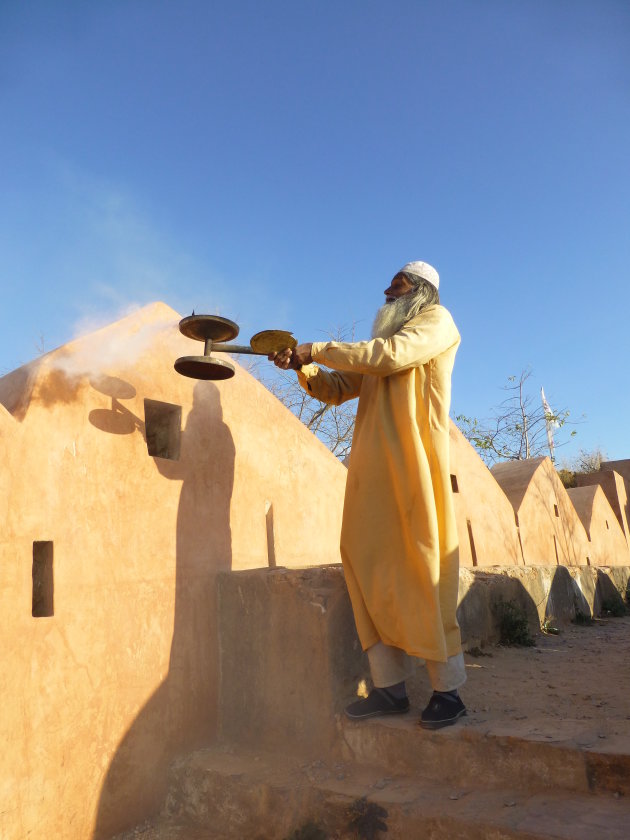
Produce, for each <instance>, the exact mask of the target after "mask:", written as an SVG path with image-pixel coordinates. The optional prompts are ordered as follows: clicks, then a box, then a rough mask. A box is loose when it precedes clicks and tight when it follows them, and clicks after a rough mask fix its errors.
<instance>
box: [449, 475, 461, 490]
mask: <svg viewBox="0 0 630 840" xmlns="http://www.w3.org/2000/svg"><path fill="white" fill-rule="evenodd" d="M451 487H452V488H453V493H459V487H458V486H457V476H456V475H453V474H452V473H451Z"/></svg>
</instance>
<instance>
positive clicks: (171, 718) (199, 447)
mask: <svg viewBox="0 0 630 840" xmlns="http://www.w3.org/2000/svg"><path fill="white" fill-rule="evenodd" d="M234 456H235V448H234V441H233V439H232V435H231V433H230V430H229V428H228V426H227V425H226V424H225V423H224V422H223V412H222V408H221V400H220V393H219V390H218V388H217V387H216V385H214V384H213V383H211V382H199V383H198V384H197V385H196V386H195V389H194V393H193V406H192V409H191V411H190V413H189V415H188V418H187V422H186V427H185V429H184V431H183V432H182V435H181V448H180V457H179V460H177V461H170V460H166V459H162V458H155V459H154V460H155V464H156V467H157V469H158V470H159V472H160V474H161V475H162V476H165V477H166V478H168V479H171V480H179V481H182V482H183V483H182V488H181V495H180V499H179V506H178V514H177V539H176V551H177V557H176V575H175V609H174V626H173V638H172V645H171V651H170V660H169V668H168V673H167V675H166V677H165V679H164V681H163V682H162V683H161V684H160V686H159V688H158V689H157V690H156V691H155V693H154V694H153V695H152V696H151V698H150V699H149V700H148V702H147V703H146V704H145V706H144V707H143V708H142V709H141V710H140V712H139V713H138V716H137V717H136V719H135V720H134V721H133V723H132V725H131V726H130V727H129V729H128V731H127V733H126V734H125V736H124V738H123V740H122V741H121V743H120V745H119V747H118V749H117V751H116V754H115V756H114V758H113V760H112V762H111V764H110V767H109V769H108V771H107V775H106V777H105V781H104V783H103V788H102V791H101V796H100V801H99V807H98V814H97V819H96V824H95V829H94V834H93V838H94V840H105V839H106V838H110V837H111V836H112V835H113V834H115V833H116V832H119V831H122V830H124V829H126V828H129V827H132V826H134V825H136V824H137V823H138V822H141V821H142V820H143V819H144V818H146V816H147V815H149V814H151V813H153V812H155V811H157V810H158V809H159V807H160V806H161V804H162V801H163V798H164V796H165V793H166V784H167V772H168V767H169V765H170V764H171V762H172V761H173V759H174V758H175V757H176V756H177V755H179V754H182V753H186V752H188V751H190V750H192V749H195V748H198V747H200V746H203V745H204V744H207V743H209V742H210V741H211V740H212V738H213V737H214V734H215V732H216V717H217V709H216V703H217V682H218V640H217V630H216V624H217V618H216V599H215V581H216V575H217V573H218V572H220V571H225V570H229V569H230V568H231V565H232V549H231V532H230V499H231V496H232V488H233V483H234ZM156 515H157V516H159V515H160V514H159V511H157V512H156Z"/></svg>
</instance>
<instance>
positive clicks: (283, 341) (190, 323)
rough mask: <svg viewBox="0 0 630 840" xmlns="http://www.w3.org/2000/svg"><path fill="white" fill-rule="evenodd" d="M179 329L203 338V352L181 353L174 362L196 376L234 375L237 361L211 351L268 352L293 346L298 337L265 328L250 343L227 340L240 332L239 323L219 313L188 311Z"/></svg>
mask: <svg viewBox="0 0 630 840" xmlns="http://www.w3.org/2000/svg"><path fill="white" fill-rule="evenodd" d="M179 330H180V332H181V333H182V334H183V335H185V336H186V337H187V338H193V339H195V340H196V341H203V342H204V355H203V356H182V357H181V358H179V359H177V361H176V362H175V370H176V371H177V372H178V373H181V374H182V376H190V377H191V378H193V379H230V378H231V377H232V376H234V365H233V364H232V363H231V362H230V361H228V360H227V359H226V360H223V359H217V358H215V357H214V356H212V355H211V354H212V353H213V352H215V353H216V352H220V353H246V354H249V355H252V356H268V355H269V353H279V352H280V351H281V350H286V349H291V350H292V349H293V348H294V347H295V346H296V345H297V341H296V339H295V337H294V336H293V335H292V333H290V332H287V331H286V330H263V331H262V332H258V333H256V335H253V336H252V337H251V339H250V341H249V345H241V344H226V343H225V342H227V341H231V339H233V338H236V336H237V335H238V333H239V329H238V326H237V324H235V323H234V321H230V320H228V319H227V318H221V317H220V316H219V315H195V314H194V313H193V314H192V315H189V316H188V317H187V318H182V320H181V321H180V322H179Z"/></svg>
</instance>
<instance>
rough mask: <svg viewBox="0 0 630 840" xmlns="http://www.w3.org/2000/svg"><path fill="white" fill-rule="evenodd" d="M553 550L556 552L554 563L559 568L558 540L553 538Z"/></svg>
mask: <svg viewBox="0 0 630 840" xmlns="http://www.w3.org/2000/svg"><path fill="white" fill-rule="evenodd" d="M553 550H554V551H555V552H556V563H557V565H558V566H559V565H560V558H559V557H558V540H557V539H556V538H555V536H554V538H553Z"/></svg>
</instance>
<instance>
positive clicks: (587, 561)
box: [586, 556, 591, 566]
mask: <svg viewBox="0 0 630 840" xmlns="http://www.w3.org/2000/svg"><path fill="white" fill-rule="evenodd" d="M586 565H587V566H590V565H591V558H590V557H588V556H587V557H586Z"/></svg>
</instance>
